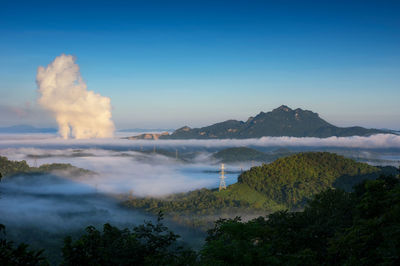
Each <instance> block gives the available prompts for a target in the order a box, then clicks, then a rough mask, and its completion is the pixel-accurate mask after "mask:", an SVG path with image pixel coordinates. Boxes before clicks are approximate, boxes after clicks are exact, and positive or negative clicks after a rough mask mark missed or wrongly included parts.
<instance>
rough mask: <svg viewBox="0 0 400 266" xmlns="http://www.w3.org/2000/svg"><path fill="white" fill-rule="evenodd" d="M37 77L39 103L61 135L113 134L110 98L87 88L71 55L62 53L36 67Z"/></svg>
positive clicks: (103, 135) (98, 136) (106, 135)
mask: <svg viewBox="0 0 400 266" xmlns="http://www.w3.org/2000/svg"><path fill="white" fill-rule="evenodd" d="M36 81H37V84H38V90H39V93H40V98H39V104H40V105H41V106H42V107H44V108H45V109H47V110H49V111H51V112H52V114H53V115H54V116H55V118H56V120H57V123H58V126H59V133H60V134H61V136H62V137H63V138H64V139H67V138H69V137H74V138H76V139H86V138H108V137H111V136H112V135H113V132H114V124H113V122H112V120H111V103H110V98H108V97H103V96H101V95H100V94H96V93H94V92H93V91H89V90H87V86H86V84H85V82H84V81H83V79H82V77H81V74H80V72H79V66H78V65H77V64H76V63H75V58H74V57H73V56H71V55H64V54H62V55H60V56H58V57H56V59H54V61H53V62H52V63H50V64H49V65H48V66H47V67H46V68H44V67H39V68H38V72H37V76H36Z"/></svg>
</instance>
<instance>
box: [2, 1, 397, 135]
mask: <svg viewBox="0 0 400 266" xmlns="http://www.w3.org/2000/svg"><path fill="white" fill-rule="evenodd" d="M399 14H400V2H399V1H324V0H321V1H284V0H282V1H108V2H106V1H65V2H63V1H29V2H28V1H27V2H24V1H16V0H14V1H1V6H0V96H1V97H0V125H2V126H6V125H12V124H21V123H24V124H26V123H28V124H32V125H38V126H47V125H55V122H54V121H53V119H52V118H51V117H50V116H49V115H48V114H47V113H46V112H44V111H43V110H41V109H40V108H39V107H38V106H37V104H36V100H37V97H38V95H37V91H36V89H37V88H36V84H35V76H36V71H37V67H38V66H46V65H47V64H49V63H50V62H51V61H52V60H53V59H54V58H55V57H56V56H58V55H60V54H61V53H65V54H72V55H75V56H76V57H77V63H78V64H79V66H80V68H81V74H82V76H83V78H84V80H85V81H86V82H87V85H88V89H89V90H93V91H95V92H97V93H100V94H101V95H103V96H108V97H110V98H111V103H112V106H113V120H114V122H115V123H116V126H117V128H136V127H152V128H154V127H167V128H177V127H180V126H183V125H189V126H204V125H208V124H211V123H215V122H219V121H222V120H226V119H232V118H233V119H241V120H246V119H247V117H249V116H252V115H255V114H257V113H259V112H260V111H270V110H272V109H274V108H276V107H278V106H279V105H281V104H286V105H288V106H290V107H293V108H297V107H300V108H303V109H309V110H313V111H315V112H318V113H319V114H320V115H321V116H322V117H323V118H324V119H326V120H328V121H329V122H331V123H334V124H336V125H340V126H347V125H361V126H366V127H388V128H395V129H400V104H399V102H400V97H399V96H400V15H399Z"/></svg>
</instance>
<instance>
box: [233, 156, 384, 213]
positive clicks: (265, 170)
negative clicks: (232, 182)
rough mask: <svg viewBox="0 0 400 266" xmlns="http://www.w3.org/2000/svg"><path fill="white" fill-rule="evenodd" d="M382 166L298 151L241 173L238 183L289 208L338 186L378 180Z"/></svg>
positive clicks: (345, 186)
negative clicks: (379, 167)
mask: <svg viewBox="0 0 400 266" xmlns="http://www.w3.org/2000/svg"><path fill="white" fill-rule="evenodd" d="M379 174H380V169H378V168H376V167H373V166H370V165H368V164H365V163H358V162H355V161H354V160H351V159H347V158H344V157H343V156H339V155H336V154H333V153H327V152H307V153H299V154H295V155H292V156H289V157H285V158H281V159H278V160H276V161H274V162H273V163H271V164H263V165H262V166H259V167H253V168H251V169H250V170H249V171H246V172H244V173H242V174H241V175H240V176H239V178H238V182H239V183H244V184H247V185H248V186H249V187H251V188H252V189H254V190H256V191H259V192H261V193H263V194H265V195H266V196H267V197H268V198H270V199H271V200H273V201H276V202H278V203H282V204H285V205H287V206H288V207H297V206H302V205H304V203H305V202H306V201H307V199H309V198H310V197H311V196H312V195H314V194H317V193H318V192H320V191H322V190H325V189H326V188H329V187H332V186H333V185H335V186H336V187H341V188H348V187H350V188H351V187H352V185H354V184H356V183H359V182H361V181H362V180H364V179H375V178H377V177H378V176H379Z"/></svg>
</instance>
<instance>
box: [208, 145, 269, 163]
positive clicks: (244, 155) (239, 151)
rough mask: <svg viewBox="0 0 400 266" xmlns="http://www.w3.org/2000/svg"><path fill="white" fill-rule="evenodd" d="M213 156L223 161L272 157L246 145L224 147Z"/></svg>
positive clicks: (265, 159)
mask: <svg viewBox="0 0 400 266" xmlns="http://www.w3.org/2000/svg"><path fill="white" fill-rule="evenodd" d="M214 157H215V158H216V159H218V160H221V161H222V162H225V163H229V162H243V161H259V162H265V161H269V160H271V159H272V155H269V154H266V153H263V152H261V151H258V150H255V149H251V148H247V147H239V148H228V149H224V150H221V151H219V152H217V153H216V154H214Z"/></svg>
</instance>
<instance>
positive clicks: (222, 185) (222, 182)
mask: <svg viewBox="0 0 400 266" xmlns="http://www.w3.org/2000/svg"><path fill="white" fill-rule="evenodd" d="M219 179H220V180H219V191H221V190H223V189H226V183H225V166H224V164H223V163H221V176H220V177H219Z"/></svg>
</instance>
